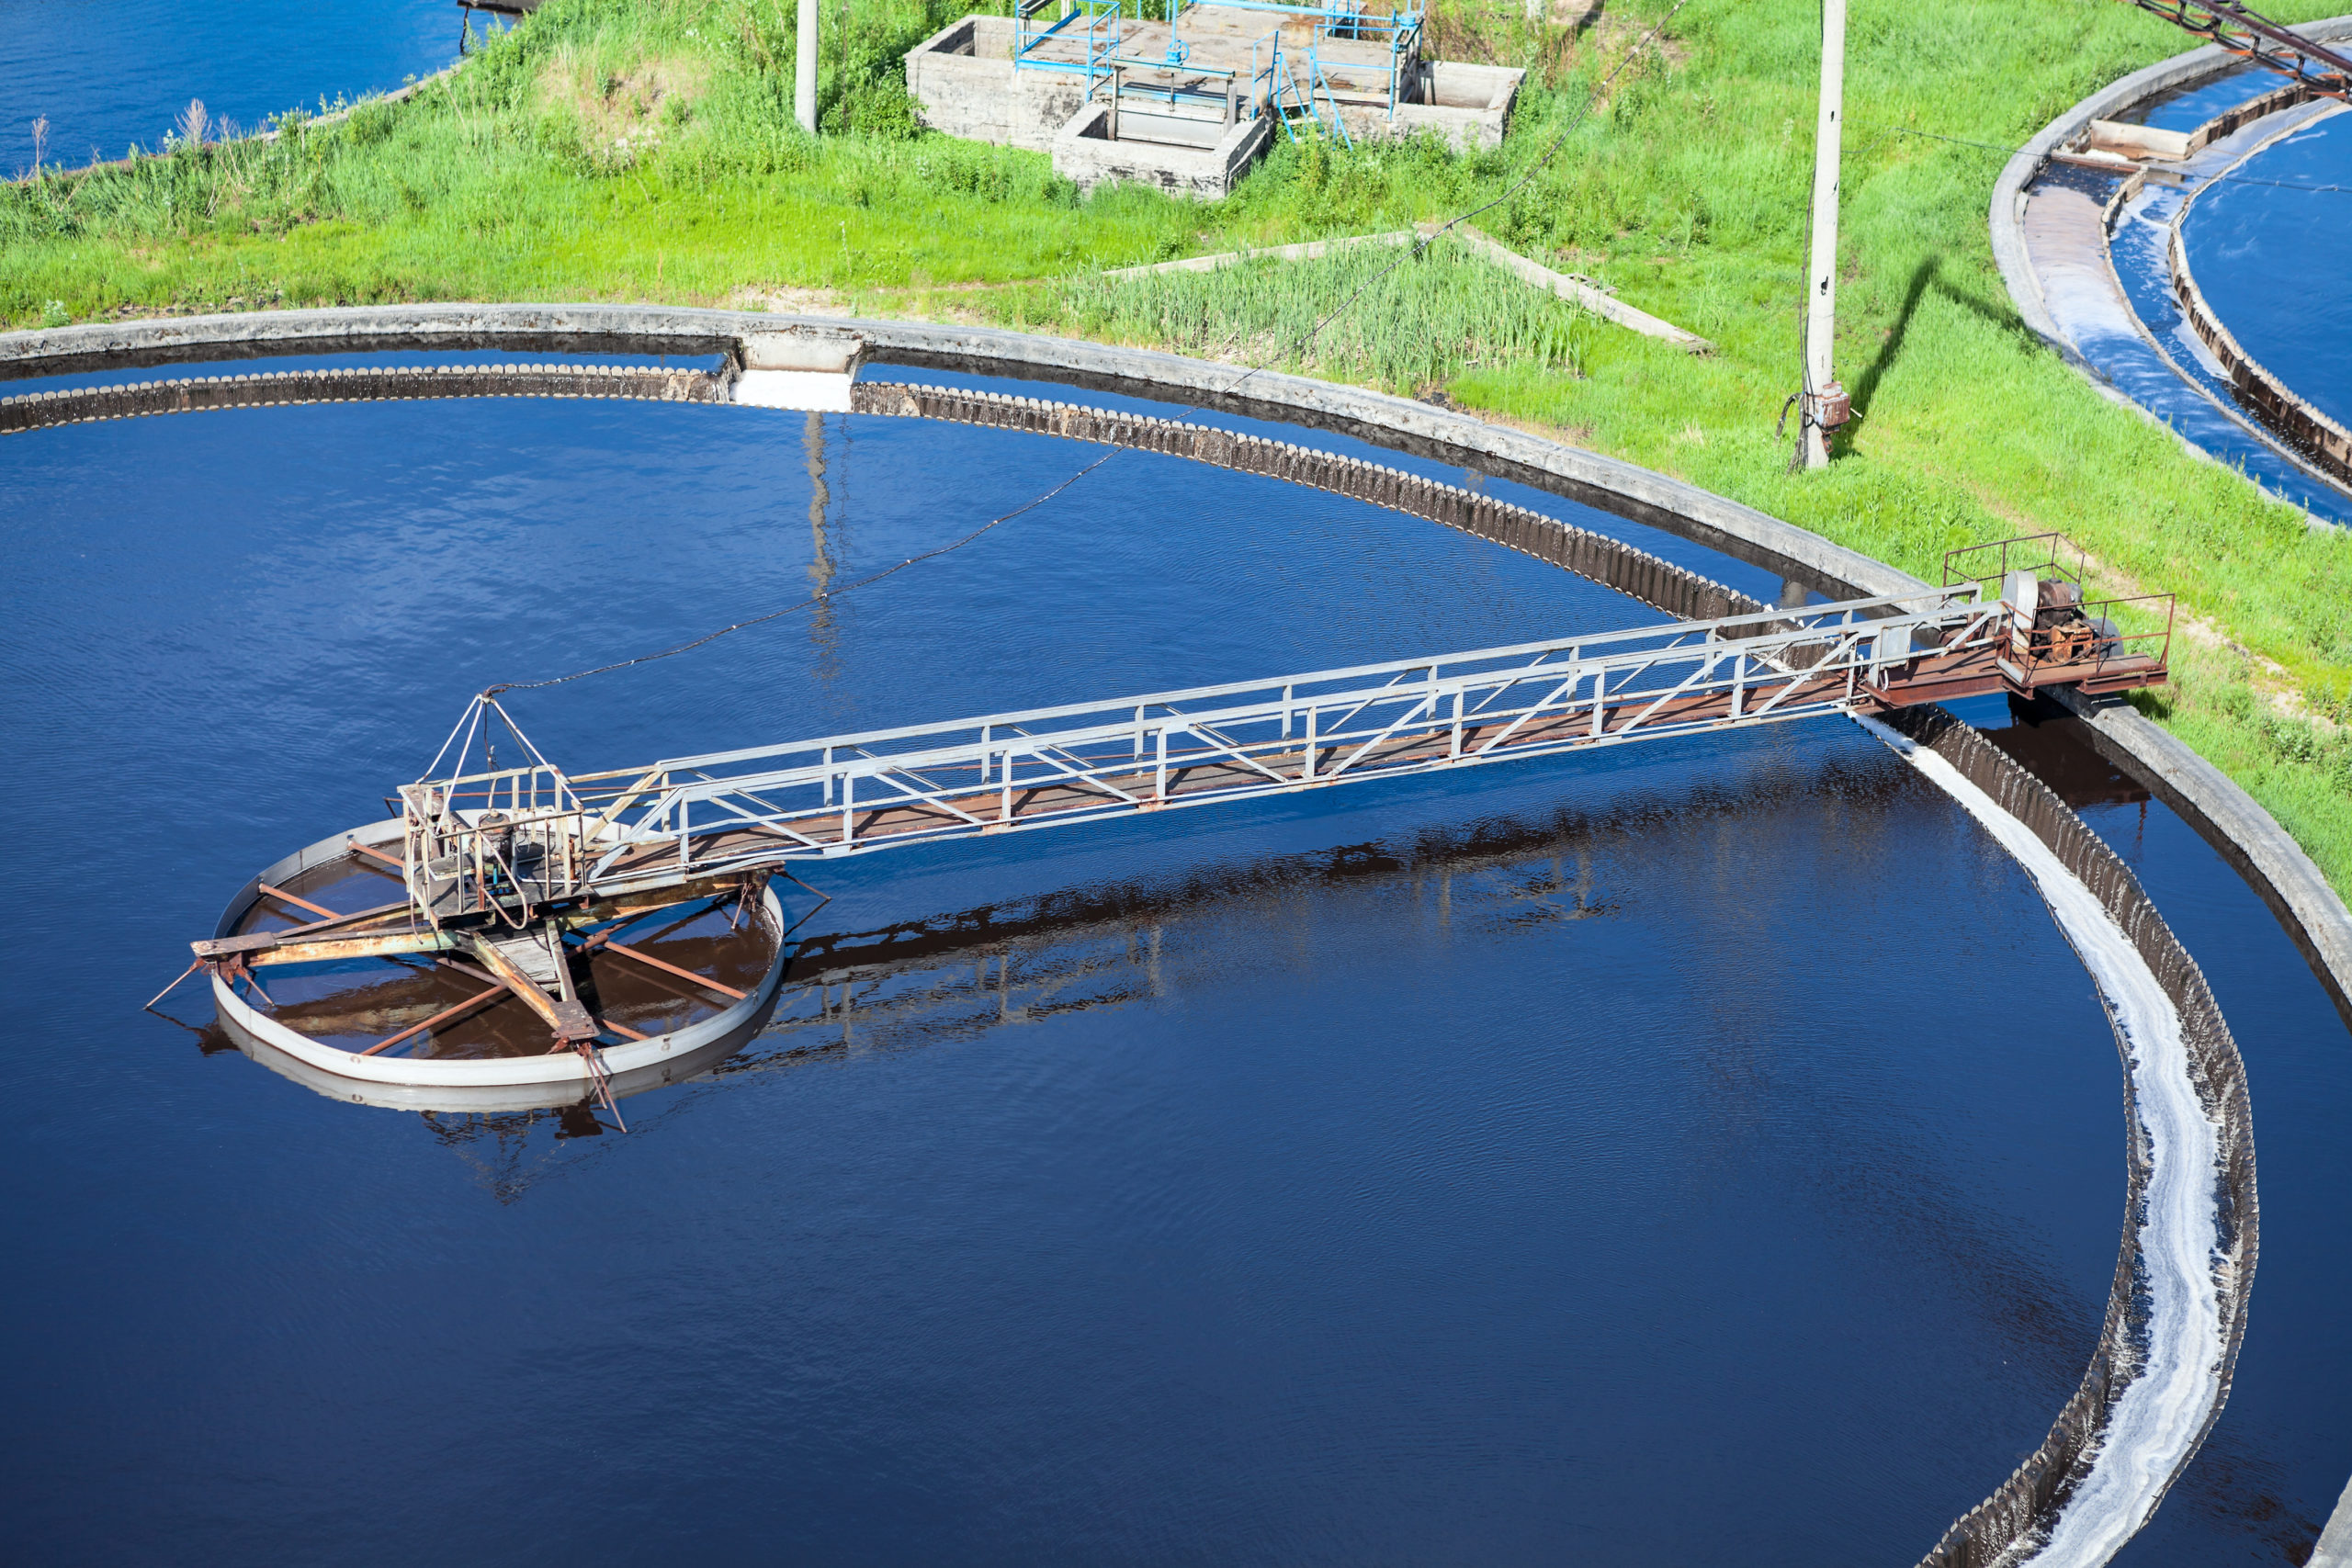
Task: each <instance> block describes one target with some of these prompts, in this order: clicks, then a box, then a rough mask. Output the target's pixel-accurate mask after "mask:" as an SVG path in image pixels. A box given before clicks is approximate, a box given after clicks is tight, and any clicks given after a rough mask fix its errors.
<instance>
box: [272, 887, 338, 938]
mask: <svg viewBox="0 0 2352 1568" xmlns="http://www.w3.org/2000/svg"><path fill="white" fill-rule="evenodd" d="M254 886H256V887H257V888H258V889H259V890H260V891H261V892H262V893H264V894H266V895H267V896H268V897H272V898H275V899H277V901H278V902H279V903H281V904H291V905H293V906H294V907H295V908H298V909H308V910H310V911H311V913H312V914H314V915H316V916H318V917H319V918H320V919H322V920H340V919H344V918H345V916H344V913H343V911H342V910H340V909H330V908H327V907H326V906H325V905H324V904H313V903H311V900H309V899H308V898H305V897H300V895H298V894H293V893H288V891H287V890H286V889H285V888H283V887H273V886H270V885H269V884H268V883H266V882H262V883H256V884H254ZM278 934H280V935H283V934H284V933H283V932H280V933H278Z"/></svg>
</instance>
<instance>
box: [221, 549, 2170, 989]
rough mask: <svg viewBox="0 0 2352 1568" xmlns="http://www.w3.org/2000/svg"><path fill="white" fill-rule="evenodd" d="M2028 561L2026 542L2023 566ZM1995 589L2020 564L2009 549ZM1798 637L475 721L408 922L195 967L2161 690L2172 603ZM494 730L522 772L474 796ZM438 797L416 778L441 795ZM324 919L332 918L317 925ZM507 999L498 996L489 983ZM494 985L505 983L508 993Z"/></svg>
mask: <svg viewBox="0 0 2352 1568" xmlns="http://www.w3.org/2000/svg"><path fill="white" fill-rule="evenodd" d="M2036 542H2037V543H2038V542H2039V541H2036ZM2001 548H2002V551H2003V553H2002V557H2001V559H2000V562H1999V565H2000V567H2001V568H2003V569H2006V568H2007V565H2008V563H2009V559H2010V557H2011V551H2010V550H2009V549H2008V547H2001ZM1996 581H1999V582H2000V592H1999V594H1998V595H1997V596H1996V594H1994V593H1993V592H1989V591H1988V590H1987V588H1986V587H1985V586H1984V585H1983V584H1981V583H1979V582H1976V581H1968V582H1963V583H1961V584H1959V585H1957V586H1948V587H1945V588H1942V589H1933V590H1926V591H1923V592H1918V593H1914V594H1907V595H1898V596H1894V597H1886V598H1871V599H1856V600H1849V601H1846V602H1843V603H1838V604H1822V605H1816V606H1814V607H1812V608H1808V609H1779V610H1763V611H1758V612H1753V613H1745V614H1739V615H1724V616H1720V617H1716V618H1713V619H1710V620H1700V621H1684V622H1676V623H1672V624H1668V625H1666V626H1645V627H1638V628H1634V629H1632V630H1626V631H1615V632H1604V633H1598V634H1593V635H1588V636H1582V637H1561V638H1555V639H1551V640H1546V641H1542V642H1531V643H1521V644H1517V645H1514V646H1511V647H1508V648H1490V649H1476V650H1474V651H1471V652H1466V653H1455V654H1445V655H1441V656H1437V657H1433V658H1418V659H1409V660H1390V661H1387V662H1383V663H1376V664H1363V665H1356V666H1352V667H1350V668H1347V669H1340V670H1323V671H1312V672H1309V673H1305V674H1297V675H1287V676H1281V677H1276V678H1273V679H1271V680H1265V681H1254V682H1230V683H1227V684H1222V685H1213V686H1195V687H1190V688H1187V689H1184V690H1181V691H1170V692H1158V693H1152V694H1146V695H1142V696H1130V697H1121V698H1117V699H1114V700H1112V701H1107V702H1093V703H1077V704H1069V705H1061V706H1055V707H1041V708H1032V709H1027V710H1024V711H1020V712H1011V713H1000V714H991V715H988V716H983V717H978V718H964V719H955V720H950V721H947V722H945V723H939V724H925V725H911V726H907V727H903V728H893V729H878V730H870V731H865V732H863V733H858V734H848V735H833V736H825V737H820V738H819V739H809V740H800V741H793V742H788V743H786V744H783V745H775V746H761V747H752V748H749V749H746V750H734V751H719V752H713V753H710V754H707V755H704V756H697V757H680V758H673V759H670V760H668V761H659V762H653V763H650V764H648V765H645V766H642V767H637V768H624V769H616V770H611V771H607V772H603V773H565V772H563V771H562V770H560V769H559V768H557V767H556V766H554V765H553V764H552V763H550V762H548V761H547V759H546V758H545V757H544V756H543V755H541V754H540V753H539V752H538V750H537V749H536V748H535V747H533V746H532V745H531V743H530V741H529V740H528V739H527V738H526V737H525V736H524V735H523V733H522V731H521V730H520V728H517V727H515V724H514V721H513V720H512V718H511V717H509V716H508V715H507V714H506V712H505V710H504V708H503V706H502V705H500V702H499V700H498V698H497V696H496V695H494V694H483V695H482V696H480V697H477V698H475V699H474V701H473V702H472V703H471V704H470V705H469V708H468V710H467V714H466V716H465V717H464V718H463V719H462V720H461V721H460V723H459V725H458V729H457V730H455V731H453V732H452V734H451V737H450V739H449V740H448V741H447V742H446V743H445V744H444V746H443V749H442V756H441V757H440V758H436V759H435V764H436V767H437V766H438V765H439V763H440V762H442V761H446V760H448V759H449V758H451V757H452V756H453V755H454V757H455V758H456V759H457V766H456V767H454V768H453V769H451V770H450V771H449V772H447V773H443V774H439V775H438V776H428V777H426V778H424V779H422V780H420V781H418V782H416V783H414V784H407V785H403V786H402V787H401V791H400V795H399V801H400V806H401V817H402V822H401V839H400V843H401V853H400V854H399V856H398V857H394V856H393V855H392V854H391V852H390V843H389V841H387V842H386V843H385V844H384V846H383V847H381V848H375V847H369V846H364V845H361V844H359V843H357V842H356V840H355V841H354V843H353V844H352V845H351V846H350V847H351V851H352V852H354V853H356V854H362V855H366V856H368V857H370V858H372V859H374V860H376V861H378V862H379V863H382V864H384V866H385V868H386V869H387V870H390V869H391V867H392V865H393V864H394V863H397V865H398V868H399V872H400V874H401V878H402V880H403V882H404V884H405V886H406V892H407V895H408V897H407V899H406V900H405V901H404V902H402V903H400V904H395V905H391V906H387V907H386V908H381V909H377V910H368V911H363V912H362V913H360V914H357V915H354V916H350V917H342V918H338V919H329V920H322V921H320V922H317V923H315V924H313V925H311V926H307V927H301V928H298V929H297V930H294V931H278V932H254V933H249V934H244V935H238V936H231V937H223V938H216V939H212V940H209V941H206V942H197V943H195V944H194V946H195V948H196V952H197V956H198V960H199V961H200V962H207V963H210V964H225V965H228V966H230V967H232V968H239V969H244V968H249V967H251V966H253V965H259V964H302V963H317V962H324V961H331V960H345V959H353V958H367V957H389V956H395V955H399V954H406V953H449V952H455V951H467V952H474V953H482V952H485V951H489V950H490V949H491V948H492V946H494V945H495V943H496V941H497V940H498V939H500V938H501V933H503V932H520V931H525V930H526V929H529V928H532V927H534V926H535V925H537V924H543V923H545V922H547V921H548V920H553V921H556V922H557V923H559V924H560V925H561V926H563V927H565V928H566V929H570V930H574V931H577V930H581V929H582V928H585V927H588V926H593V925H598V924H602V923H605V922H608V921H611V920H615V919H624V918H628V917H630V916H632V915H634V914H637V913H642V912H644V911H649V910H651V909H656V908H665V907H668V906H671V905H674V904H679V903H683V902H686V901H689V900H692V899H695V898H704V897H727V896H730V895H735V894H737V893H739V892H741V891H744V890H747V889H749V888H750V887H752V886H756V885H757V883H758V882H760V881H762V880H763V879H764V878H765V877H767V876H768V875H771V874H775V873H776V872H778V871H784V872H786V873H787V874H788V872H789V870H790V868H791V867H793V866H794V865H796V864H798V863H803V862H817V861H823V860H829V859H834V858H838V857H841V856H845V855H856V854H866V853H871V852H876V851H878V850H884V849H893V848H899V847H903V846H910V845H915V844H924V843H933V842H937V841H940V840H950V839H963V838H978V837H985V836H987V835H990V834H997V833H1009V832H1022V831H1027V830H1030V829H1039V828H1049V827H1061V826H1073V825H1076V824H1079V823H1084V822H1092V821H1100V820H1104V819H1107V818H1116V817H1125V816H1132V815H1137V814H1141V813H1145V812H1151V811H1161V810H1167V809H1170V808H1171V807H1193V806H1206V805H1211V804H1214V803H1216V802H1220V801H1240V800H1249V799H1255V798H1259V797H1262V796H1266V795H1285V794H1291V793H1295V792H1297V791H1301V790H1308V789H1320V788H1325V787H1328V786H1330V785H1334V784H1353V783H1358V782H1363V781H1369V780H1374V779H1382V778H1395V777H1401V776H1404V775H1408V774H1413V773H1433V772H1438V771H1441V770H1446V769H1459V768H1469V767H1477V766H1481V765H1484V764H1487V763H1496V762H1505V761H1514V760H1517V759H1522V758H1532V757H1543V756H1551V755H1555V754H1557V753H1561V752H1566V751H1574V750H1590V749H1594V748H1599V747H1606V746H1622V745H1627V744H1630V743H1633V742H1635V741H1642V740H1652V739H1668V738H1671V737H1675V736H1685V735H1693V734H1698V733H1702V732H1704V731H1709V730H1717V729H1730V728H1743V727H1749V726H1756V725H1763V724H1773V723H1780V722H1783V721H1786V720H1792V719H1800V718H1809V717H1817V716H1823V715H1829V714H1854V713H1870V712H1874V711H1883V710H1885V709H1889V708H1894V707H1902V706H1907V705H1913V704H1917V703H1922V702H1929V701H1934V700H1936V699H1939V698H1947V697H1956V696H1966V695H1974V694H1984V693H1991V692H2002V691H2007V692H2011V693H2018V694H2030V693H2031V692H2033V691H2036V690H2038V689H2040V688H2041V687H2044V686H2052V685H2073V686H2075V687H2077V688H2079V689H2081V690H2083V691H2086V692H2095V693H2096V692H2112V691H2120V690H2122V689H2125V688H2128V687H2132V686H2140V685H2147V684H2152V683H2155V682H2161V681H2163V680H2164V679H2165V655H2166V653H2167V652H2168V649H2169V635H2170V615H2169V604H2170V602H2169V597H2168V596H2165V595H2154V596H2151V599H2152V601H2153V603H2152V604H2137V605H2136V607H2135V609H2133V610H2125V611H2124V613H2125V614H2127V615H2133V617H2134V618H2135V619H2136V620H2140V621H2150V622H2152V621H2153V616H2151V615H2149V614H2148V612H2149V611H2150V610H2151V609H2161V610H2162V611H2163V612H2164V615H2165V619H2164V623H2163V627H2162V629H2150V630H2146V631H2123V630H2119V629H2118V628H2117V626H2116V625H2115V623H2114V622H2113V621H2112V620H2110V619H2109V618H2108V617H2107V616H2106V615H2104V614H2100V613H2099V612H2102V611H2106V610H2109V609H2121V608H2122V607H2123V606H2126V605H2131V604H2133V603H2134V602H2131V601H2106V602H2103V603H2100V604H2085V603H2084V602H2083V601H2082V598H2081V593H2080V588H2079V585H2078V583H2077V582H2075V581H2066V580H2065V579H2064V577H2063V576H2062V577H2061V578H2059V579H2057V580H2043V579H2041V578H2040V577H2038V576H2037V574H2036V572H2035V571H2034V570H2015V571H2007V570H2002V571H1999V572H1996ZM501 729H503V730H504V731H506V732H507V733H509V734H511V735H512V736H513V738H514V739H515V740H516V741H518V742H519V743H520V744H521V746H522V748H523V754H524V756H525V758H526V761H524V763H523V764H522V765H520V766H516V767H511V768H505V769H495V770H493V769H488V768H485V769H483V770H481V771H478V772H468V771H466V769H465V765H464V760H465V759H466V758H467V757H468V756H469V755H471V754H473V752H474V750H475V749H476V748H477V747H481V748H482V749H484V750H485V751H486V750H487V748H488V746H489V745H490V743H491V742H492V741H493V740H495V739H503V737H502V736H500V735H498V734H496V733H494V732H495V731H498V730H501ZM432 772H433V770H428V773H432ZM322 912H324V911H322ZM501 974H502V976H503V968H502V970H501ZM510 978H511V977H510Z"/></svg>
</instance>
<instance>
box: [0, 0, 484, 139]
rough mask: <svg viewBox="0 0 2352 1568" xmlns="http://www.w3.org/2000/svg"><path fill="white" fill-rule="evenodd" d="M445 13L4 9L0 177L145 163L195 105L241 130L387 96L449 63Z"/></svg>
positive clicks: (445, 9) (283, 1) (265, 3)
mask: <svg viewBox="0 0 2352 1568" xmlns="http://www.w3.org/2000/svg"><path fill="white" fill-rule="evenodd" d="M464 15H465V13H464V12H462V11H460V10H458V7H457V6H455V5H453V4H450V3H449V0H334V3H333V4H330V5H323V6H322V5H300V4H297V3H295V0H243V3H241V4H236V5H222V4H215V3H210V0H7V4H6V5H5V6H0V174H5V175H12V176H13V175H16V174H17V173H18V172H19V170H21V169H27V168H29V167H30V166H31V164H32V161H33V132H32V125H33V121H35V120H36V119H40V118H47V119H48V121H49V127H48V144H47V148H46V152H45V159H44V161H45V162H47V163H50V164H68V165H77V166H78V165H80V164H87V163H89V162H90V161H91V160H92V159H93V158H94V157H96V158H101V159H112V158H119V157H121V156H122V155H123V154H124V152H127V151H128V150H129V149H130V147H131V146H133V145H137V146H139V147H141V148H145V149H149V150H152V149H153V148H154V147H156V146H157V145H159V144H160V143H161V142H162V141H163V138H164V132H166V131H168V130H172V129H173V128H174V126H175V124H176V123H177V121H178V117H179V116H180V115H181V113H182V112H183V111H184V110H186V109H187V106H188V102H189V100H190V99H201V100H203V103H204V107H205V110H206V112H207V113H208V114H209V116H210V117H211V118H213V119H214V120H215V121H216V122H217V121H218V120H220V119H223V118H227V119H232V120H234V121H235V122H236V123H237V124H238V125H239V126H241V127H242V128H243V129H244V130H260V129H262V122H263V121H264V119H265V118H266V117H268V116H270V115H274V114H277V113H280V112H281V111H283V110H286V109H289V108H307V109H309V110H310V111H311V112H312V113H313V114H315V113H317V112H318V111H319V109H320V107H322V102H324V103H326V104H332V103H334V101H336V100H338V99H341V98H356V97H358V96H360V95H362V94H363V93H371V92H379V93H380V92H389V91H390V90H391V89H393V88H396V87H398V86H400V85H401V84H402V83H403V82H405V81H407V80H408V79H409V78H410V77H412V76H424V75H429V74H430V73H433V72H435V71H438V70H439V69H441V67H443V66H445V65H447V64H448V63H449V62H451V61H453V60H455V59H456V58H457V57H458V42H459V22H460V18H461V17H463V16H464Z"/></svg>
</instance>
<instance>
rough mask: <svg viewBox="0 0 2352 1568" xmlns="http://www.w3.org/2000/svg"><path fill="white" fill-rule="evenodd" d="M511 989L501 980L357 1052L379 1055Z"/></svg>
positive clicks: (470, 1011)
mask: <svg viewBox="0 0 2352 1568" xmlns="http://www.w3.org/2000/svg"><path fill="white" fill-rule="evenodd" d="M511 989H512V987H509V986H507V985H506V984H505V983H504V982H503V981H501V982H500V983H499V984H497V985H494V986H492V987H491V988H490V989H489V990H486V991H481V992H478V993H476V994H475V995H473V996H470V997H468V998H466V999H465V1000H464V1001H461V1002H459V1003H458V1004H457V1005H456V1006H455V1007H450V1008H445V1009H443V1010H441V1011H439V1012H436V1013H435V1014H434V1015H433V1016H432V1017H431V1018H428V1019H426V1020H425V1021H424V1022H423V1023H413V1024H411V1025H409V1027H407V1028H406V1029H403V1030H401V1032H399V1033H398V1034H395V1035H393V1036H391V1037H390V1039H387V1040H379V1041H378V1042H376V1043H374V1044H373V1045H370V1046H368V1049H366V1050H365V1051H360V1052H357V1053H355V1054H356V1055H361V1056H374V1055H380V1054H382V1053H383V1052H386V1051H389V1050H390V1049H391V1048H392V1047H393V1046H395V1045H398V1044H400V1043H401V1042H403V1041H407V1040H413V1039H415V1038H416V1037H417V1036H418V1035H420V1034H424V1033H427V1032H431V1031H433V1030H435V1029H438V1028H440V1027H441V1026H442V1025H443V1024H446V1023H455V1022H456V1021H458V1020H459V1019H461V1018H463V1017H465V1016H466V1015H467V1014H468V1013H472V1012H479V1011H480V1010H481V1009H483V1008H486V1007H488V1006H489V1005H490V1004H491V1003H492V1002H494V1001H496V1000H498V998H501V997H503V996H505V995H507V994H508V993H509V992H510V990H511Z"/></svg>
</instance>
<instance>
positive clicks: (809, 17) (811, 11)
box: [792, 0, 817, 136]
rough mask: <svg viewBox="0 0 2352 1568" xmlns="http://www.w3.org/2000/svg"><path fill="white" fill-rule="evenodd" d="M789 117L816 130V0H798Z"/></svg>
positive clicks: (812, 131)
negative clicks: (790, 112) (798, 11)
mask: <svg viewBox="0 0 2352 1568" xmlns="http://www.w3.org/2000/svg"><path fill="white" fill-rule="evenodd" d="M792 118H795V119H797V120H798V121H799V122H800V129H801V130H805V131H807V132H808V133H809V135H811V136H814V135H816V134H817V0H800V39H799V42H798V44H797V46H796V47H795V48H794V50H793V51H792Z"/></svg>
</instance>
